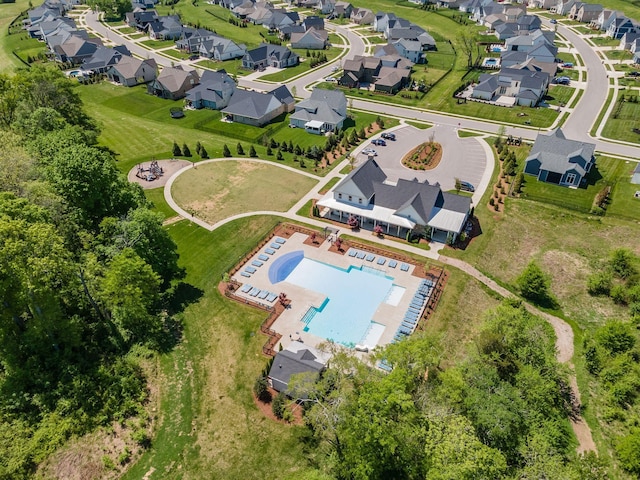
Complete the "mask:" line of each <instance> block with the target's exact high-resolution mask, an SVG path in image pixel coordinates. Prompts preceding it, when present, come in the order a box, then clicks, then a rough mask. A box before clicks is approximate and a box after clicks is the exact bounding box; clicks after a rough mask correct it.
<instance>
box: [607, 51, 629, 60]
mask: <svg viewBox="0 0 640 480" xmlns="http://www.w3.org/2000/svg"><path fill="white" fill-rule="evenodd" d="M604 54H605V56H606V57H607V58H609V59H611V60H631V59H633V54H632V53H631V52H630V51H628V50H607V51H605V52H604Z"/></svg>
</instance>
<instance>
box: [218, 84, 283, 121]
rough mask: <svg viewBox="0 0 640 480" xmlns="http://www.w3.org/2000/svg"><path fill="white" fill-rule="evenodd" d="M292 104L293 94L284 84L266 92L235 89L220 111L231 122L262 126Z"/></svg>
mask: <svg viewBox="0 0 640 480" xmlns="http://www.w3.org/2000/svg"><path fill="white" fill-rule="evenodd" d="M294 106H295V100H294V99H293V95H291V92H290V91H289V89H287V87H286V86H284V85H282V86H280V87H278V88H276V89H275V90H273V91H271V92H268V93H263V92H256V91H251V90H241V89H236V91H235V92H234V94H233V96H232V97H231V100H230V101H229V104H228V105H227V106H226V107H225V108H224V109H222V113H223V114H224V115H226V116H227V118H229V119H230V120H231V121H233V122H237V123H244V124H246V125H253V126H256V127H262V126H263V125H265V124H267V123H269V122H270V121H271V120H273V119H274V118H276V117H277V116H278V115H282V114H283V113H288V112H290V111H291V110H293V108H294Z"/></svg>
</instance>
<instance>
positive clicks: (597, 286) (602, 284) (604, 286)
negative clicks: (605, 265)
mask: <svg viewBox="0 0 640 480" xmlns="http://www.w3.org/2000/svg"><path fill="white" fill-rule="evenodd" d="M612 286H613V276H612V274H611V272H609V271H607V270H603V271H600V272H596V273H593V274H591V275H589V276H588V277H587V291H588V292H589V294H590V295H609V293H610V292H611V287H612Z"/></svg>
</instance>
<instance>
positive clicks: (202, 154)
mask: <svg viewBox="0 0 640 480" xmlns="http://www.w3.org/2000/svg"><path fill="white" fill-rule="evenodd" d="M200 158H209V153H208V152H207V150H206V149H205V148H204V147H202V148H201V149H200Z"/></svg>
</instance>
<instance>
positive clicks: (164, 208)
mask: <svg viewBox="0 0 640 480" xmlns="http://www.w3.org/2000/svg"><path fill="white" fill-rule="evenodd" d="M144 195H145V197H147V200H149V201H150V202H151V203H152V204H153V209H154V210H155V211H156V212H160V213H161V214H162V215H164V218H171V217H175V216H176V212H174V211H173V209H172V208H171V207H170V206H169V204H168V203H167V202H166V200H165V199H164V187H158V188H151V189H148V190H145V191H144Z"/></svg>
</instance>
